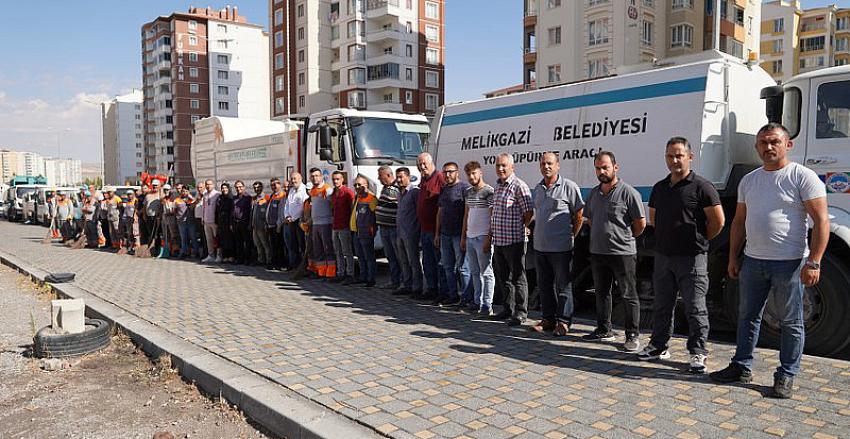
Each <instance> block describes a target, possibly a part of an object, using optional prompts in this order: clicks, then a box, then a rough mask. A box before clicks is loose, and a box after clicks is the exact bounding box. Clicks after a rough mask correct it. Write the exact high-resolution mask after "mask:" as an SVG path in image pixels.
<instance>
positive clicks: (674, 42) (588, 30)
mask: <svg viewBox="0 0 850 439" xmlns="http://www.w3.org/2000/svg"><path fill="white" fill-rule="evenodd" d="M524 7H525V9H524V17H523V84H524V86H525V87H526V88H535V87H546V86H550V85H556V84H562V83H567V82H573V81H579V80H584V79H589V78H596V77H602V76H608V75H610V74H615V73H616V72H617V68H618V67H619V66H624V65H633V64H639V63H644V62H651V61H653V60H657V59H662V58H666V57H671V56H678V55H686V54H691V53H695V52H698V51H702V50H706V49H711V48H713V44H714V38H713V32H714V20H713V10H714V0H669V1H666V0H524ZM720 15H721V25H720V50H722V51H724V52H727V53H730V54H733V55H736V56H739V57H741V58H746V57H747V56H748V55H749V53H750V52H752V51H757V50H758V44H759V41H760V39H759V30H760V28H759V25H758V23H760V21H761V20H760V16H761V0H722V1H721V2H720Z"/></svg>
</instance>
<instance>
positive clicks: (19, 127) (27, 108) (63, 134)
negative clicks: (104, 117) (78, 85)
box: [0, 91, 109, 162]
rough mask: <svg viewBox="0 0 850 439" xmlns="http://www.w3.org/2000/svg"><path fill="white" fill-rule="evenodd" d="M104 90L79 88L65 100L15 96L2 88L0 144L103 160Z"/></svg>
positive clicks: (65, 155) (96, 160)
mask: <svg viewBox="0 0 850 439" xmlns="http://www.w3.org/2000/svg"><path fill="white" fill-rule="evenodd" d="M108 98H109V96H108V95H106V94H104V93H85V92H80V93H77V94H76V95H74V97H72V98H71V99H68V100H66V101H56V102H51V101H46V100H44V99H40V98H32V99H15V98H11V97H9V96H7V95H6V94H5V93H3V92H2V91H0V146H2V147H3V148H11V149H16V150H19V151H33V152H37V153H39V154H43V155H50V156H55V155H56V154H57V152H58V151H59V150H60V148H61V154H62V157H72V158H78V159H81V160H83V161H84V162H98V161H100V160H101V155H102V151H101V150H102V144H101V121H100V118H101V110H100V102H102V101H103V100H105V99H108Z"/></svg>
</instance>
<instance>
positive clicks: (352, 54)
mask: <svg viewBox="0 0 850 439" xmlns="http://www.w3.org/2000/svg"><path fill="white" fill-rule="evenodd" d="M365 59H366V46H364V45H362V44H352V45H350V46H348V61H364V60H365Z"/></svg>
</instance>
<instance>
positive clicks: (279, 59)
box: [274, 53, 283, 69]
mask: <svg viewBox="0 0 850 439" xmlns="http://www.w3.org/2000/svg"><path fill="white" fill-rule="evenodd" d="M274 68H275V69H282V68H283V54H282V53H276V54H275V55H274Z"/></svg>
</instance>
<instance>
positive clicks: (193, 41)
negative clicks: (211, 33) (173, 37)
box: [189, 35, 198, 46]
mask: <svg viewBox="0 0 850 439" xmlns="http://www.w3.org/2000/svg"><path fill="white" fill-rule="evenodd" d="M189 45H190V46H197V45H198V37H196V36H192V35H190V36H189Z"/></svg>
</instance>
